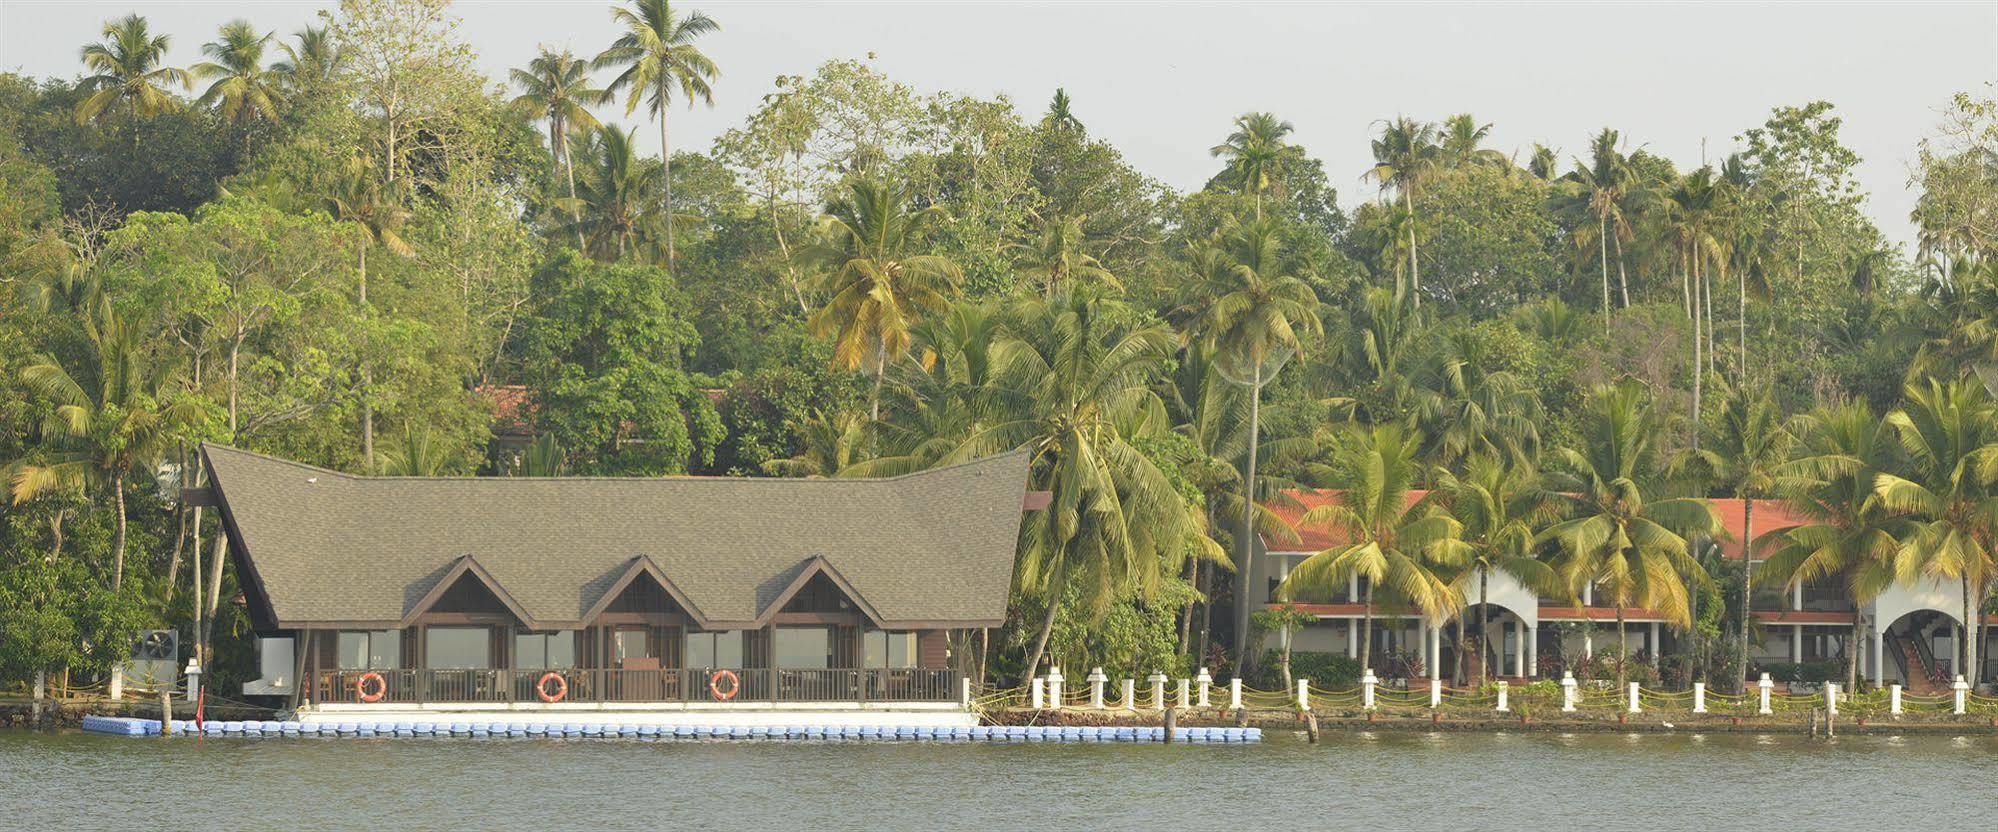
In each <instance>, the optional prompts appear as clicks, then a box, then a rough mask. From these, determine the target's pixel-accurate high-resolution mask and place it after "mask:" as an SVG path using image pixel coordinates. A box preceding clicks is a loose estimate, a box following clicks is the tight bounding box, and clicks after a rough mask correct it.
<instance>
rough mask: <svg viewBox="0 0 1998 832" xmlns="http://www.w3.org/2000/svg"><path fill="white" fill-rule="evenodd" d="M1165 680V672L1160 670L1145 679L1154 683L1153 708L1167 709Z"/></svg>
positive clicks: (1157, 709) (1158, 709)
mask: <svg viewBox="0 0 1998 832" xmlns="http://www.w3.org/2000/svg"><path fill="white" fill-rule="evenodd" d="M1165 680H1166V676H1165V674H1164V673H1158V672H1153V673H1152V675H1150V676H1146V677H1145V681H1147V682H1150V683H1152V710H1156V711H1163V710H1165Z"/></svg>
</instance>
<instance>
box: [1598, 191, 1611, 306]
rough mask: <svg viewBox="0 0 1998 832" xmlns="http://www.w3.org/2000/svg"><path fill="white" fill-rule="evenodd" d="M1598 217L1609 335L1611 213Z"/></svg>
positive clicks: (1604, 303) (1599, 252)
mask: <svg viewBox="0 0 1998 832" xmlns="http://www.w3.org/2000/svg"><path fill="white" fill-rule="evenodd" d="M1597 218H1598V220H1599V226H1600V227H1599V229H1598V230H1597V232H1596V251H1597V256H1598V257H1600V258H1601V259H1602V264H1603V334H1604V335H1608V334H1609V329H1610V311H1609V214H1608V213H1601V214H1597Z"/></svg>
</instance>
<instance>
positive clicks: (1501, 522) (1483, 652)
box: [1435, 454, 1565, 687]
mask: <svg viewBox="0 0 1998 832" xmlns="http://www.w3.org/2000/svg"><path fill="white" fill-rule="evenodd" d="M1437 488H1438V489H1439V490H1441V491H1442V492H1443V494H1445V495H1446V496H1447V497H1448V498H1449V501H1450V514H1451V515H1452V516H1454V517H1456V518H1457V521H1458V522H1459V523H1462V524H1463V529H1462V531H1461V532H1460V536H1461V539H1462V540H1463V541H1464V545H1465V547H1466V549H1467V550H1468V558H1467V563H1466V564H1465V565H1466V566H1467V567H1468V568H1469V571H1470V573H1471V574H1473V575H1476V576H1477V581H1478V600H1477V606H1478V619H1479V620H1478V646H1479V647H1478V649H1479V651H1480V652H1479V654H1478V656H1479V658H1478V677H1477V683H1478V685H1479V686H1480V687H1482V686H1483V685H1484V683H1485V676H1486V673H1485V671H1486V669H1487V668H1489V667H1490V666H1491V664H1492V662H1493V661H1494V660H1495V659H1498V658H1499V656H1498V654H1497V653H1496V652H1495V651H1494V650H1493V649H1492V648H1491V647H1490V645H1489V644H1488V642H1487V640H1486V634H1487V633H1489V632H1491V628H1492V609H1491V595H1490V590H1491V576H1492V575H1494V574H1502V575H1506V576H1508V577H1510V578H1512V579H1513V580H1514V581H1517V582H1518V583H1519V585H1520V586H1524V587H1527V588H1528V589H1531V590H1533V591H1534V592H1535V593H1537V594H1539V595H1540V596H1541V597H1558V596H1560V595H1561V594H1562V593H1563V592H1564V591H1565V588H1564V587H1562V586H1561V581H1560V578H1559V576H1558V575H1556V574H1555V572H1554V570H1553V569H1552V568H1550V567H1549V566H1548V565H1547V564H1546V562H1544V561H1542V560H1541V559H1540V553H1539V551H1538V549H1539V548H1540V547H1539V546H1538V545H1537V543H1536V541H1537V540H1538V538H1539V534H1540V530H1541V529H1542V528H1544V527H1546V526H1547V525H1548V524H1550V523H1552V522H1553V521H1554V519H1555V518H1556V516H1557V515H1556V513H1555V505H1554V500H1553V498H1552V497H1551V496H1550V495H1548V494H1547V492H1546V491H1545V490H1543V489H1542V488H1541V487H1540V472H1539V471H1536V470H1534V469H1533V467H1532V466H1530V465H1528V464H1526V463H1525V461H1523V460H1518V459H1507V458H1504V457H1498V456H1490V455H1485V454H1479V455H1477V456H1474V457H1472V458H1471V460H1470V461H1469V462H1468V463H1467V464H1466V465H1465V466H1464V475H1463V476H1461V477H1458V476H1455V475H1453V474H1451V473H1449V472H1448V471H1443V472H1439V473H1438V475H1437ZM1466 604H1467V605H1468V604H1469V599H1466ZM1460 635H1461V631H1460ZM1464 646H1468V645H1462V644H1461V642H1460V649H1461V648H1462V647H1464ZM1435 672H1436V674H1437V675H1439V676H1440V675H1441V669H1440V668H1439V669H1437V670H1436V671H1435Z"/></svg>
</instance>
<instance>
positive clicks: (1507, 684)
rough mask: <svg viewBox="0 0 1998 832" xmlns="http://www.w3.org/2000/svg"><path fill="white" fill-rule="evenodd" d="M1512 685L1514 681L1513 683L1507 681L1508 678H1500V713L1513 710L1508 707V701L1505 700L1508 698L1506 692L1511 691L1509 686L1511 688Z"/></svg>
mask: <svg viewBox="0 0 1998 832" xmlns="http://www.w3.org/2000/svg"><path fill="white" fill-rule="evenodd" d="M1510 687H1512V683H1511V682H1507V681H1506V680H1504V679H1500V680H1499V683H1498V712H1499V713H1505V712H1506V711H1508V710H1511V709H1510V708H1507V707H1506V702H1505V700H1506V694H1507V693H1508V692H1509V691H1508V690H1507V689H1508V688H1510Z"/></svg>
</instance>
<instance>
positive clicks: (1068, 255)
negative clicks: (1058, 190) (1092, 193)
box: [1012, 215, 1124, 297]
mask: <svg viewBox="0 0 1998 832" xmlns="http://www.w3.org/2000/svg"><path fill="white" fill-rule="evenodd" d="M1088 221H1089V218H1088V217H1084V216H1074V217H1064V216H1061V215H1054V216H1050V217H1046V218H1043V219H1042V220H1041V229H1040V234H1039V236H1037V237H1035V238H1034V239H1033V240H1032V241H1031V242H1027V243H1017V244H1015V245H1013V246H1012V249H1013V251H1014V253H1015V257H1016V258H1017V263H1018V266H1017V267H1018V269H1019V271H1020V273H1021V274H1022V275H1023V276H1025V277H1027V278H1028V279H1030V280H1033V281H1034V282H1036V283H1039V284H1041V294H1043V295H1045V296H1047V297H1053V296H1054V294H1055V292H1056V291H1057V290H1059V289H1060V288H1061V287H1062V286H1063V285H1067V284H1070V283H1072V282H1074V281H1078V280H1089V281H1095V282H1099V283H1102V284H1104V285H1106V286H1110V287H1112V288H1116V289H1122V288H1124V284H1122V283H1120V282H1118V281H1117V277H1116V276H1115V275H1112V274H1111V273H1110V270H1109V269H1106V268H1103V261H1101V260H1098V259H1096V257H1095V256H1094V255H1091V254H1090V253H1089V252H1088V251H1087V250H1085V249H1084V247H1083V244H1084V243H1085V242H1087V241H1088V237H1087V235H1086V234H1085V233H1084V232H1083V229H1082V226H1083V224H1084V223H1086V222H1088Z"/></svg>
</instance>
